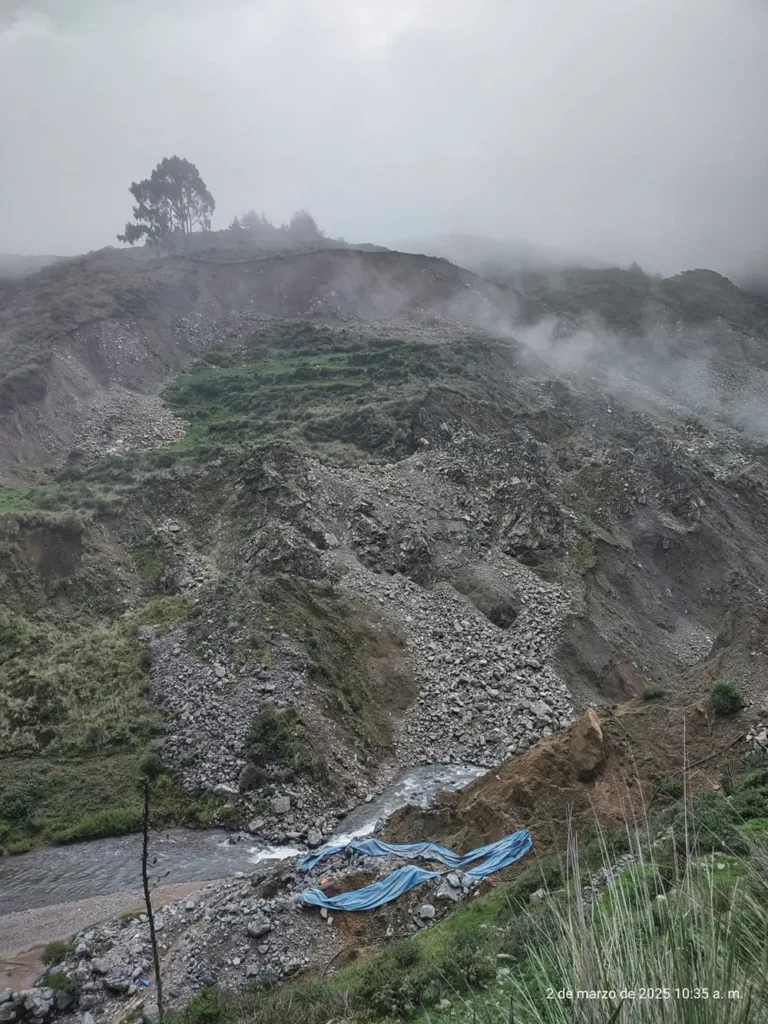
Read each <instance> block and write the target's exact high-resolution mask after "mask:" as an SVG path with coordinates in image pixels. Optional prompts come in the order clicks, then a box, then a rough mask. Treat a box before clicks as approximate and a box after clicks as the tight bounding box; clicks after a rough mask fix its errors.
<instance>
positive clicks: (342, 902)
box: [299, 829, 533, 910]
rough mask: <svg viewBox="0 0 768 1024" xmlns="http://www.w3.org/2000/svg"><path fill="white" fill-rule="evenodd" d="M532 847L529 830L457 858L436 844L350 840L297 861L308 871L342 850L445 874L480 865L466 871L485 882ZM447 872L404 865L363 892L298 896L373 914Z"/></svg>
mask: <svg viewBox="0 0 768 1024" xmlns="http://www.w3.org/2000/svg"><path fill="white" fill-rule="evenodd" d="M532 846H533V840H532V839H531V833H530V832H529V831H528V829H522V830H521V831H519V832H513V833H512V835H509V836H505V837H504V838H503V839H500V840H499V841H498V842H497V843H489V844H488V845H487V846H478V847H477V848H476V849H474V850H470V851H469V853H465V854H463V855H459V854H457V853H454V852H453V850H449V849H447V847H445V846H440V845H438V844H437V843H402V844H400V843H382V842H381V841H380V840H378V839H353V840H352V841H351V842H349V843H346V844H345V845H344V846H327V847H325V848H324V849H322V850H318V851H317V852H316V853H309V854H306V855H305V856H304V857H302V858H301V860H300V861H299V869H300V870H302V871H309V870H310V869H311V868H313V867H314V866H315V865H316V864H317V863H319V862H320V861H321V860H323V858H324V857H329V856H331V854H333V853H339V852H340V851H341V850H346V849H351V850H355V851H357V852H358V853H363V854H366V855H367V856H369V857H387V856H397V857H408V858H417V857H420V858H423V859H427V860H439V861H441V862H442V863H443V864H447V865H448V868H447V870H455V869H457V868H463V867H464V866H465V865H467V864H473V863H474V862H475V861H481V863H479V864H477V866H476V867H474V868H470V869H469V870H467V871H465V874H467V875H469V876H470V877H471V878H485V876H486V875H490V874H493V872H494V871H500V870H501V868H505V867H508V866H509V865H510V864H514V863H515V861H518V860H520V858H521V857H524V856H525V855H526V853H528V852H529V850H530V849H531V847H532ZM444 874H446V871H426V870H425V869H424V868H417V867H414V866H413V865H410V864H407V865H406V866H405V867H402V868H398V869H397V870H396V871H393V872H392V874H391V875H388V876H387V877H386V878H383V879H382V880H381V881H379V882H374V883H373V884H372V885H366V886H365V887H364V888H362V889H355V890H353V891H352V892H345V893H342V894H341V895H340V896H328V895H327V894H326V893H324V892H323V890H322V889H307V890H305V891H304V892H303V893H301V894H300V895H299V899H300V900H301V902H302V903H306V904H308V905H310V906H315V907H327V908H328V910H373V908H374V907H380V906H382V905H383V904H384V903H390V902H391V901H392V900H395V899H397V897H398V896H402V894H403V893H405V892H408V891H409V890H410V889H413V888H414V887H415V886H417V885H420V884H421V882H425V881H426V880H427V879H429V878H440V876H441V875H444Z"/></svg>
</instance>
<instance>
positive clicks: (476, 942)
mask: <svg viewBox="0 0 768 1024" xmlns="http://www.w3.org/2000/svg"><path fill="white" fill-rule="evenodd" d="M436 966H437V972H438V975H439V976H440V978H442V979H444V981H445V982H446V985H447V988H448V989H449V990H450V991H451V992H467V991H469V989H471V988H476V987H477V986H478V985H482V984H484V983H485V982H487V981H490V980H491V978H493V977H495V975H496V958H495V955H494V951H493V949H492V948H491V943H490V937H489V935H488V932H487V931H486V930H481V929H479V928H472V929H469V930H467V931H462V932H456V934H455V935H454V936H453V937H452V938H451V941H450V942H449V943H448V945H447V946H446V948H445V950H444V951H443V953H442V954H441V956H440V957H439V959H438V961H437V965H436ZM438 995H439V994H438ZM425 1002H426V1000H425Z"/></svg>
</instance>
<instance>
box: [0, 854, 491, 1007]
mask: <svg viewBox="0 0 768 1024" xmlns="http://www.w3.org/2000/svg"><path fill="white" fill-rule="evenodd" d="M404 863H406V862H405V861H402V860H400V859H399V858H396V857H391V858H386V859H382V858H374V857H364V856H362V855H360V854H357V853H354V852H352V851H345V852H343V853H339V854H335V855H333V856H332V857H329V858H327V859H326V860H324V861H323V862H322V863H321V864H319V865H317V866H316V867H315V868H314V869H313V870H312V871H310V872H306V873H302V872H298V871H297V870H296V869H295V865H293V864H289V865H286V864H284V865H282V866H280V867H277V868H274V869H270V870H259V871H257V872H255V873H254V874H253V875H252V876H250V877H248V876H247V875H245V874H242V873H239V874H238V875H236V876H234V877H233V878H230V879H227V880H224V881H221V882H216V883H213V884H211V885H209V886H206V887H205V888H203V889H200V890H198V891H197V892H195V893H194V894H192V895H191V896H188V897H184V898H183V899H180V900H177V901H175V902H173V903H170V904H168V905H166V906H164V907H162V908H161V909H160V910H158V911H156V913H155V929H156V932H157V935H158V942H159V945H160V954H161V961H162V971H163V978H164V993H165V997H166V1000H167V1003H168V1006H169V1007H170V1008H178V1007H180V1006H183V1005H184V1003H185V1002H186V1001H188V1000H189V998H190V997H191V996H192V995H193V994H194V993H195V992H196V991H199V990H200V989H201V988H203V987H204V986H206V985H211V984H218V985H221V986H222V987H223V988H226V989H230V990H237V989H240V988H242V987H244V986H245V985H246V984H247V983H248V982H249V981H253V980H254V979H258V978H266V977H269V978H273V979H279V978H284V977H288V976H290V975H293V974H295V973H296V972H298V971H300V970H302V969H304V968H305V967H307V966H309V965H310V964H313V965H320V964H325V963H328V962H329V961H331V960H332V959H333V957H334V956H335V954H336V953H338V952H339V951H340V949H341V947H342V946H343V945H344V942H345V938H344V936H345V931H344V929H343V928H340V927H339V922H338V921H337V920H336V918H335V916H334V914H333V913H331V912H328V911H326V910H325V909H320V910H319V909H318V908H316V907H303V906H302V905H301V904H300V903H299V901H298V894H299V893H300V892H302V891H303V890H305V889H307V888H310V887H313V886H316V885H319V884H320V882H321V880H326V881H327V880H328V879H330V880H331V881H330V884H328V885H327V888H328V891H332V892H339V891H344V889H345V888H356V887H358V886H360V885H365V884H369V883H370V882H373V881H375V880H376V879H377V878H379V877H383V876H384V875H386V874H389V873H390V872H391V871H393V870H395V869H396V868H397V867H399V866H401V865H402V864H404ZM345 879H349V883H346V882H345ZM476 887H477V882H476V881H475V880H473V879H471V878H470V877H469V876H467V875H464V874H463V873H461V872H455V871H453V872H447V873H446V875H445V877H444V878H443V879H441V880H435V881H434V882H430V883H427V884H426V885H423V886H420V887H419V888H418V889H417V890H416V891H415V893H413V894H412V898H410V899H405V898H404V899H403V900H401V901H399V903H400V907H399V908H398V911H399V912H398V913H397V914H395V915H394V916H393V917H391V920H392V921H396V922H397V928H398V931H399V932H404V933H405V934H408V933H413V932H416V931H418V930H419V929H420V928H424V927H429V926H430V925H431V924H432V923H433V922H435V921H437V920H439V919H440V918H441V917H442V916H444V914H445V913H446V912H447V910H448V909H449V908H450V907H451V906H452V905H453V904H455V903H456V902H458V901H461V900H463V899H465V898H466V897H467V896H468V895H470V894H471V892H473V891H474V890H475V888H476ZM393 930H394V926H393V925H390V926H389V933H390V934H391V933H392V932H393ZM153 992H154V988H153V969H152V949H151V944H150V935H149V923H148V919H147V917H146V915H145V914H133V915H126V916H124V917H123V918H121V919H119V920H117V921H114V922H111V923H109V924H106V925H103V926H100V927H98V928H93V929H91V930H89V931H86V932H81V933H80V934H78V935H76V936H75V937H74V940H73V945H72V950H71V952H70V953H69V954H67V956H66V958H65V959H64V960H63V961H62V962H60V963H59V964H57V965H55V966H54V967H52V968H50V969H49V970H48V971H47V972H46V974H45V975H43V976H42V977H41V978H40V979H39V981H38V983H37V985H36V987H35V988H33V989H30V990H26V991H23V992H12V991H11V990H10V989H9V990H6V991H5V992H4V993H0V1021H2V1022H3V1024H12V1022H13V1024H15V1022H29V1024H40V1022H41V1021H44V1020H47V1019H49V1018H52V1017H63V1018H65V1019H66V1018H74V1016H75V1015H77V1018H78V1019H79V1020H80V1022H81V1024H90V1021H89V1020H88V1019H87V1018H85V1016H84V1015H85V1014H91V1015H99V1016H100V1017H101V1016H105V1017H106V1018H107V1019H111V1018H113V1017H115V1016H116V1015H118V1014H120V1015H123V1014H125V1013H126V1012H127V1011H129V1010H131V1009H137V1010H139V1009H140V1010H141V1012H142V1013H143V1016H144V1018H145V1020H147V1021H152V1020H154V1019H155V1017H156V1016H157V1006H156V1002H155V997H154V995H153Z"/></svg>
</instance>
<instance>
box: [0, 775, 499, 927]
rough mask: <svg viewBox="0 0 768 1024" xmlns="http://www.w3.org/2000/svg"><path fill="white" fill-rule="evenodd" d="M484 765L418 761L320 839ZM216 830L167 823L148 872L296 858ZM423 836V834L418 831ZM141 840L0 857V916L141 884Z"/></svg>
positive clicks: (159, 874)
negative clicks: (176, 826)
mask: <svg viewBox="0 0 768 1024" xmlns="http://www.w3.org/2000/svg"><path fill="white" fill-rule="evenodd" d="M485 771H486V769H483V768H477V767H475V766H473V765H425V766H422V767H419V768H413V769H411V770H410V771H408V772H405V773H404V774H403V775H401V776H400V777H399V778H398V779H396V780H395V781H394V782H393V783H391V784H390V785H389V786H388V787H387V788H386V789H385V790H384V791H383V792H382V793H381V794H380V795H379V796H378V797H376V798H374V799H373V800H372V801H371V802H370V803H364V804H361V805H360V806H359V807H357V808H355V810H354V811H351V812H350V813H349V814H348V815H347V817H346V818H344V819H343V820H342V821H341V822H340V824H339V828H338V829H337V831H336V833H335V834H334V835H333V836H332V837H329V839H328V842H335V841H338V840H339V839H341V840H343V839H344V838H350V837H353V836H361V835H366V834H368V833H370V832H372V831H373V829H374V827H375V825H376V822H377V821H380V820H381V819H383V818H386V817H387V816H388V815H390V814H392V813H393V811H396V810H397V809H398V808H399V807H403V806H404V805H405V804H409V803H410V804H418V805H420V806H428V805H429V804H430V803H431V801H432V800H433V799H434V797H435V794H436V793H438V792H439V791H440V790H444V789H459V788H460V787H461V786H465V785H466V784H467V783H468V782H470V781H471V780H472V779H475V778H477V777H478V776H479V775H482V774H483V773H484V772H485ZM233 838H234V837H233V836H232V834H231V833H226V832H223V831H220V830H193V829H185V828H174V829H169V830H167V831H164V832H161V833H159V834H158V833H155V834H153V835H152V838H151V856H152V859H153V861H154V863H153V865H152V868H151V875H152V877H153V879H156V881H157V884H159V885H162V886H170V885H176V884H182V883H184V882H201V881H208V880H210V879H215V878H224V877H226V876H228V875H232V874H234V873H235V872H236V871H246V872H248V871H253V869H254V866H255V865H257V864H261V863H265V862H266V863H268V862H277V861H279V860H282V859H288V858H292V857H295V856H297V855H298V854H299V853H300V852H301V851H300V850H298V849H296V848H293V847H290V846H278V847H275V846H263V845H259V844H258V843H256V842H255V841H254V840H253V839H252V838H251V837H248V838H246V839H243V840H240V841H233ZM424 838H425V839H428V838H429V836H425V837H424ZM140 856H141V837H140V836H138V835H130V836H119V837H115V838H113V839H93V840H91V841H89V842H85V843H73V844H71V845H69V846H47V847H43V848H41V849H39V850H33V851H32V852H31V853H25V854H22V855H20V856H17V857H6V858H5V859H4V860H1V861H0V915H1V914H10V913H13V912H14V911H21V910H30V909H32V908H35V907H46V906H49V905H51V904H56V903H69V902H72V901H76V900H80V899H86V898H88V897H91V896H104V895H107V894H108V893H113V892H121V891H123V890H127V889H139V888H140V887H141V876H140Z"/></svg>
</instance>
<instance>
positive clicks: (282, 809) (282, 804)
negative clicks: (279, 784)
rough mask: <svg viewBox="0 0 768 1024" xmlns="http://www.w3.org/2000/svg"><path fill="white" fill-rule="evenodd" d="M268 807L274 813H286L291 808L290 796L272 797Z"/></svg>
mask: <svg viewBox="0 0 768 1024" xmlns="http://www.w3.org/2000/svg"><path fill="white" fill-rule="evenodd" d="M270 807H271V808H272V812H273V813H274V814H287V813H288V812H289V811H290V809H291V798H290V797H289V796H275V797H272V801H271V803H270Z"/></svg>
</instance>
